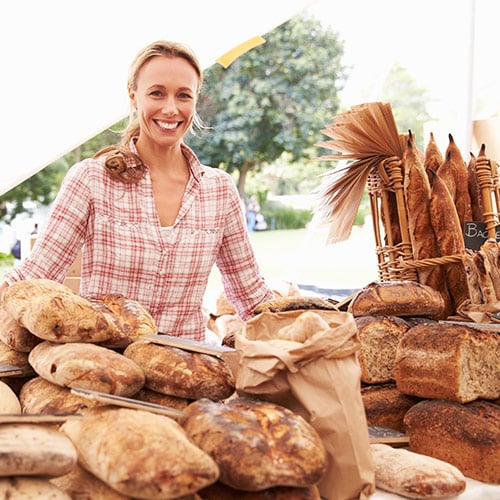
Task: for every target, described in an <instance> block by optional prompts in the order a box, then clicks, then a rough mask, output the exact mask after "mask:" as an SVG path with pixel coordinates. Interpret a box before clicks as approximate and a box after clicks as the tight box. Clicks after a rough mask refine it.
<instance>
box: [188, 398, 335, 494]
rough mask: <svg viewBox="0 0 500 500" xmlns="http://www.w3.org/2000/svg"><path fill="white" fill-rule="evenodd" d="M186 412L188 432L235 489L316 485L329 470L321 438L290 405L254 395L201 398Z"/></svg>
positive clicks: (253, 489) (257, 489) (223, 478)
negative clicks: (218, 399) (219, 399)
mask: <svg viewBox="0 0 500 500" xmlns="http://www.w3.org/2000/svg"><path fill="white" fill-rule="evenodd" d="M184 412H185V416H186V417H185V420H184V422H183V427H184V429H185V430H186V433H187V435H188V436H189V438H190V439H191V440H192V441H193V442H194V443H195V444H196V445H198V446H199V447H200V448H201V449H202V450H204V451H205V452H207V453H208V454H209V455H210V456H211V457H212V458H213V459H214V460H215V462H216V463H217V464H218V465H219V469H220V478H219V481H220V482H222V483H224V484H226V485H228V486H230V487H232V488H235V489H240V490H245V491H259V490H263V489H267V488H272V487H274V486H295V487H304V486H312V485H314V484H317V483H318V482H319V481H320V480H321V479H322V477H323V475H324V474H325V472H326V467H327V454H326V451H325V448H324V445H323V443H322V441H321V438H320V437H319V435H318V434H317V432H316V431H315V430H314V428H313V427H312V426H311V425H310V424H309V423H308V422H306V421H305V420H304V419H303V418H302V417H300V416H299V415H297V414H296V413H293V412H292V411H290V410H288V409H287V408H284V407H282V406H278V405H276V404H273V403H268V402H263V401H256V400H250V399H240V398H232V399H229V400H227V401H226V402H225V403H216V402H213V401H210V400H208V399H200V400H198V401H195V402H194V403H191V404H190V405H189V406H188V407H187V408H186V409H185V410H184Z"/></svg>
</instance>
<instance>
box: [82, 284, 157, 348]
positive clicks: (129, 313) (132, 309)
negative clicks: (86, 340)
mask: <svg viewBox="0 0 500 500" xmlns="http://www.w3.org/2000/svg"><path fill="white" fill-rule="evenodd" d="M87 298H88V300H89V301H90V302H91V303H92V304H93V305H94V306H95V307H96V309H98V310H99V311H101V312H102V313H103V315H105V316H108V317H109V319H110V321H111V322H112V323H113V324H114V325H115V326H116V328H115V330H114V331H113V332H112V335H111V337H110V338H109V339H107V340H105V341H104V342H99V344H100V345H102V346H105V347H113V348H124V347H127V346H128V345H129V344H131V343H132V342H134V341H135V340H137V339H139V338H140V337H142V336H144V335H156V333H157V332H158V331H157V328H156V323H155V320H154V319H153V317H152V316H151V314H150V313H149V312H148V311H147V310H146V309H145V308H144V307H143V306H142V305H141V304H140V303H139V302H137V301H136V300H132V299H129V298H127V297H125V296H124V295H122V294H119V293H110V294H106V295H101V296H99V297H87Z"/></svg>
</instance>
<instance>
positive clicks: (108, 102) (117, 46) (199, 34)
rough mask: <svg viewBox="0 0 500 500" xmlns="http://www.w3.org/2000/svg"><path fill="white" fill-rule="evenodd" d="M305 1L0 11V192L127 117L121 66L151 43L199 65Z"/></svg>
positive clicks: (34, 3)
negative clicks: (180, 45) (172, 45)
mask: <svg viewBox="0 0 500 500" xmlns="http://www.w3.org/2000/svg"><path fill="white" fill-rule="evenodd" d="M310 3H311V2H310V1H309V2H308V1H305V0H287V1H286V2H272V1H268V0H253V1H252V2H242V1H238V0H182V1H172V0H142V1H135V2H131V1H129V0H86V1H85V2H79V1H65V0H25V1H19V2H9V3H8V4H5V5H4V6H3V7H2V12H1V14H0V54H1V62H2V77H1V78H0V96H1V99H2V108H1V109H2V110H1V114H2V125H1V126H2V130H1V146H2V147H1V149H2V150H1V158H2V162H1V163H2V165H1V168H0V194H3V193H5V192H7V191H8V190H9V189H11V188H13V187H15V186H16V185H18V184H19V183H21V182H23V181H24V180H26V179H27V178H29V177H30V176H32V175H33V174H35V173H36V172H38V171H39V170H41V169H42V168H44V167H45V166H47V165H48V164H49V163H51V162H52V161H54V160H55V159H57V158H59V157H60V156H62V155H64V154H65V153H67V152H68V151H71V150H72V149H74V148H75V147H76V146H78V145H79V144H81V143H83V142H85V141H86V140H87V139H89V138H91V137H93V136H94V135H96V134H97V133H99V132H101V131H102V130H104V129H106V128H107V127H109V126H110V125H112V124H113V123H116V122H117V121H118V120H119V119H121V118H123V117H124V116H126V115H127V113H128V97H127V93H126V79H127V70H128V66H129V64H130V62H131V60H132V58H133V57H134V56H135V54H136V53H137V52H138V50H139V49H140V48H142V47H143V46H144V45H146V44H147V43H150V42H152V41H154V40H157V39H170V40H176V41H181V42H184V43H186V44H188V45H189V46H191V47H192V48H193V49H194V50H195V52H196V54H197V55H198V57H199V59H200V61H201V63H202V65H203V66H204V67H208V66H210V65H211V64H213V63H214V62H215V61H216V59H217V58H218V57H220V56H221V55H223V54H224V53H226V52H227V51H229V50H230V49H232V48H233V47H235V46H237V45H239V44H241V43H243V42H245V41H246V40H248V39H250V38H252V37H254V36H257V35H263V34H265V33H267V32H268V31H270V30H272V29H273V28H275V27H276V26H278V25H279V24H281V23H283V22H285V21H286V20H288V19H289V18H290V17H292V16H293V15H295V14H297V13H299V12H300V11H301V10H302V9H303V8H305V7H306V6H307V5H308V4H310Z"/></svg>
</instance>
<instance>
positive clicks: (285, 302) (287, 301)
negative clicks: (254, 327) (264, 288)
mask: <svg viewBox="0 0 500 500" xmlns="http://www.w3.org/2000/svg"><path fill="white" fill-rule="evenodd" d="M301 309H323V310H327V311H332V310H336V307H335V304H333V303H332V302H330V301H329V300H326V299H322V298H320V297H300V296H299V297H296V296H289V297H277V298H275V299H271V300H268V301H267V302H264V303H262V304H260V305H259V306H257V307H256V308H255V310H254V314H260V313H263V312H273V313H276V312H284V311H299V310H301Z"/></svg>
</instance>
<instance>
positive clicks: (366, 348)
mask: <svg viewBox="0 0 500 500" xmlns="http://www.w3.org/2000/svg"><path fill="white" fill-rule="evenodd" d="M354 320H355V322H356V326H357V328H358V336H359V340H360V342H361V348H360V351H359V356H358V359H359V364H360V367H361V381H362V382H364V383H366V384H380V383H383V382H391V381H393V380H394V361H395V358H396V348H397V346H398V344H399V341H400V340H401V338H402V337H403V335H404V334H405V333H406V332H407V331H408V330H409V329H410V326H409V325H408V323H407V322H406V321H405V320H404V319H403V318H400V317H398V316H358V317H356V318H354Z"/></svg>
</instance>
